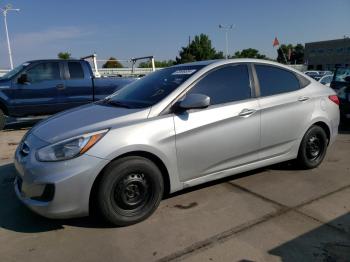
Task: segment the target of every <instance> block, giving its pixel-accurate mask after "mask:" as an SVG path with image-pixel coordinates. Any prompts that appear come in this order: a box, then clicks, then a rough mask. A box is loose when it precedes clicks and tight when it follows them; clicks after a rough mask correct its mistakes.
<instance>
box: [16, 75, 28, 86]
mask: <svg viewBox="0 0 350 262" xmlns="http://www.w3.org/2000/svg"><path fill="white" fill-rule="evenodd" d="M17 83H18V84H21V85H25V84H29V80H28V76H27V74H21V76H20V77H19V78H18V79H17Z"/></svg>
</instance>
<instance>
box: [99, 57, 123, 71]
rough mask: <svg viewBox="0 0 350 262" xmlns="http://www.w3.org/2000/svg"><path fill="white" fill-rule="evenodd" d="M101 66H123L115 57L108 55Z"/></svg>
mask: <svg viewBox="0 0 350 262" xmlns="http://www.w3.org/2000/svg"><path fill="white" fill-rule="evenodd" d="M102 67H103V68H123V65H122V64H121V63H120V62H119V61H118V60H117V59H116V58H115V57H110V58H109V59H108V61H107V62H106V63H104V64H103V65H102Z"/></svg>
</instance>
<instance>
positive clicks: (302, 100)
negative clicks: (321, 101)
mask: <svg viewBox="0 0 350 262" xmlns="http://www.w3.org/2000/svg"><path fill="white" fill-rule="evenodd" d="M309 99H310V97H307V96H301V97H299V98H298V101H299V102H304V101H307V100H309Z"/></svg>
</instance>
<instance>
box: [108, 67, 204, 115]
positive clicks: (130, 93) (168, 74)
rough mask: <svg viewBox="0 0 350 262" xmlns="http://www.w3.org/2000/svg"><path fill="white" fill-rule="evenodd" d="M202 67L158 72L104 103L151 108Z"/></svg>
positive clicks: (113, 95) (120, 91)
mask: <svg viewBox="0 0 350 262" xmlns="http://www.w3.org/2000/svg"><path fill="white" fill-rule="evenodd" d="M203 67H204V66H203V65H195V66H176V67H169V68H165V69H161V70H158V71H156V72H154V73H151V74H149V75H147V76H145V77H143V78H141V79H140V80H137V81H135V82H132V83H131V84H129V85H127V86H125V87H124V88H122V89H120V90H119V91H117V92H116V93H114V94H112V95H111V96H109V97H108V98H106V100H105V101H104V102H105V103H110V104H111V105H115V106H124V107H129V108H135V107H136V108H144V107H150V106H153V105H155V104H156V103H158V102H159V101H161V100H162V99H163V98H165V97H166V96H168V95H169V94H170V93H171V92H172V91H174V90H175V89H176V88H177V87H179V86H180V85H181V84H182V83H183V82H184V81H186V80H187V79H188V78H189V77H190V76H192V75H193V74H194V73H195V72H197V71H198V70H199V69H201V68H203Z"/></svg>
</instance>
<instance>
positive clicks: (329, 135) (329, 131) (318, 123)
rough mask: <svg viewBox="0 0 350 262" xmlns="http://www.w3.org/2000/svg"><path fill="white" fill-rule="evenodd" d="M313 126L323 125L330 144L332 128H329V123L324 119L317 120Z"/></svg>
mask: <svg viewBox="0 0 350 262" xmlns="http://www.w3.org/2000/svg"><path fill="white" fill-rule="evenodd" d="M311 126H319V127H321V128H322V129H323V130H324V131H325V132H326V135H327V139H328V141H327V144H329V141H330V139H331V129H330V128H329V126H328V124H326V123H325V122H323V121H317V122H315V123H313V124H312V125H311ZM311 126H310V127H311ZM310 127H309V128H310Z"/></svg>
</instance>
